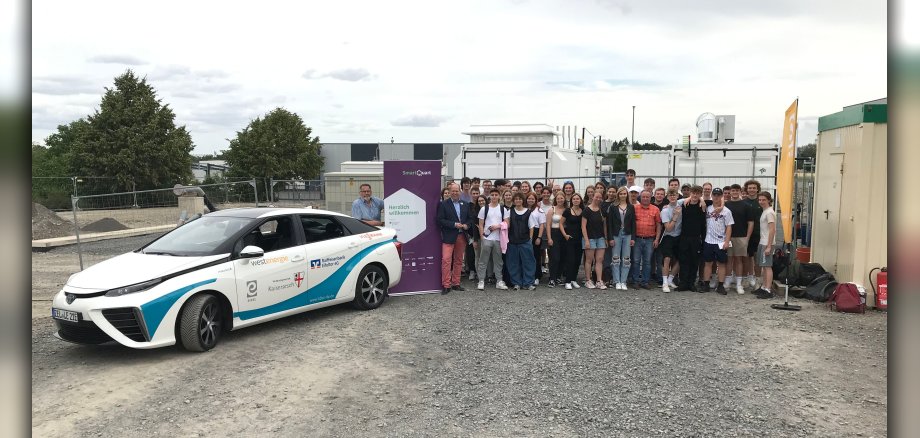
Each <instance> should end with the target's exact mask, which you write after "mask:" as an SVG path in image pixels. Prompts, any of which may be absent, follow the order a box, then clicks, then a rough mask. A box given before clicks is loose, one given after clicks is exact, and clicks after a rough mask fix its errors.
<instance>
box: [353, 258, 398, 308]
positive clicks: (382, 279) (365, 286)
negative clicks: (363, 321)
mask: <svg viewBox="0 0 920 438" xmlns="http://www.w3.org/2000/svg"><path fill="white" fill-rule="evenodd" d="M389 286H390V281H389V280H388V279H387V276H386V273H385V272H383V269H381V268H380V267H379V266H376V265H367V266H365V267H364V269H362V270H361V274H360V275H358V284H356V285H355V300H354V301H352V305H353V306H354V307H355V308H356V309H360V310H372V309H376V308H378V307H380V305H381V304H383V302H384V301H385V300H386V299H387V294H388V292H387V290H388V289H389Z"/></svg>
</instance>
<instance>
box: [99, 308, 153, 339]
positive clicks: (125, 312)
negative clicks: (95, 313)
mask: <svg viewBox="0 0 920 438" xmlns="http://www.w3.org/2000/svg"><path fill="white" fill-rule="evenodd" d="M137 313H138V312H137V309H136V308H134V307H121V308H117V309H105V310H103V311H102V316H105V319H107V320H108V321H109V323H110V324H112V325H113V326H114V327H115V328H116V329H118V331H120V332H121V334H123V335H125V336H127V337H128V339H130V340H132V341H135V342H147V341H148V340H149V339H147V333H146V330H145V329H144V327H143V326H142V325H141V324H140V320H141V319H140V318H138V315H137Z"/></svg>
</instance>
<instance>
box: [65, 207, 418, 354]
mask: <svg viewBox="0 0 920 438" xmlns="http://www.w3.org/2000/svg"><path fill="white" fill-rule="evenodd" d="M401 257H402V247H401V244H400V243H399V242H397V241H396V231H395V230H393V229H388V228H377V227H372V226H370V225H367V224H365V223H363V222H360V221H358V220H356V219H353V218H351V217H348V216H345V215H342V214H339V213H334V212H330V211H324V210H313V209H302V208H240V209H232V210H222V211H217V212H214V213H210V214H208V215H205V216H203V217H201V218H200V219H196V220H194V221H192V222H189V223H187V224H185V225H182V226H181V227H179V228H176V229H175V230H173V231H170V232H169V233H167V234H164V235H163V236H162V237H160V238H158V239H156V240H154V241H153V242H150V243H149V244H147V245H145V246H144V247H142V248H140V249H138V250H137V251H134V252H130V253H127V254H122V255H120V256H117V257H114V258H112V259H109V260H106V261H104V262H101V263H98V264H96V265H94V266H91V267H89V268H88V269H86V270H84V271H82V272H78V273H76V274H74V275H72V276H71V277H70V278H69V279H68V280H67V284H66V285H65V286H64V288H63V290H61V291H60V292H58V293H57V294H56V295H55V297H54V301H53V302H52V305H51V306H52V308H51V316H52V318H54V322H55V324H56V325H57V329H58V330H57V333H56V336H57V337H58V338H60V339H63V340H65V341H70V342H77V343H88V344H100V343H104V342H109V341H113V340H114V341H115V342H118V343H119V344H122V345H125V346H127V347H131V348H156V347H163V346H167V345H174V344H176V343H177V342H179V343H181V345H182V346H183V347H185V348H186V349H188V350H192V351H206V350H209V349H211V348H213V347H214V346H215V345H217V342H218V340H220V337H221V334H222V333H223V332H226V331H229V330H236V329H238V328H242V327H246V326H250V325H254V324H258V323H260V322H265V321H270V320H273V319H278V318H281V317H284V316H288V315H293V314H295V313H300V312H304V311H307V310H312V309H316V308H320V307H326V306H331V305H334V304H339V303H345V302H349V301H350V302H352V303H353V305H354V306H355V307H357V308H358V309H364V310H370V309H375V308H377V307H379V306H380V305H381V304H382V303H383V302H384V300H386V298H387V292H388V290H389V288H390V287H392V286H394V285H396V284H397V283H399V280H400V277H401V276H402V262H401Z"/></svg>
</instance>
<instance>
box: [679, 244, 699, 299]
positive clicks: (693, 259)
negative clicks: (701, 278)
mask: <svg viewBox="0 0 920 438" xmlns="http://www.w3.org/2000/svg"><path fill="white" fill-rule="evenodd" d="M679 239H680V240H678V243H677V259H678V260H679V261H680V278H679V280H680V284H679V285H678V286H679V288H680V289H692V288H694V285H695V283H696V275H697V271H698V270H699V264H700V250H701V249H702V247H703V242H702V240H703V239H702V236H685V235H681V236H680V238H679Z"/></svg>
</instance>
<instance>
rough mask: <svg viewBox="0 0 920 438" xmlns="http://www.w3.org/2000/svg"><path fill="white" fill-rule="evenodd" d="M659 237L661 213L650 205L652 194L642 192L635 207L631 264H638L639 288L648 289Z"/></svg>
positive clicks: (645, 191) (646, 191)
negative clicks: (634, 234)
mask: <svg viewBox="0 0 920 438" xmlns="http://www.w3.org/2000/svg"><path fill="white" fill-rule="evenodd" d="M660 237H661V212H660V211H659V210H658V207H656V206H654V205H652V192H650V191H648V190H644V191H642V193H641V194H640V195H639V205H636V236H635V238H634V240H635V241H636V244H635V246H633V255H632V262H633V264H639V265H640V266H639V271H638V275H637V278H636V281H638V282H639V288H641V289H648V288H649V286H648V282H649V278H650V277H651V275H652V251H653V250H654V248H657V247H658V239H659V238H660Z"/></svg>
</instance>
